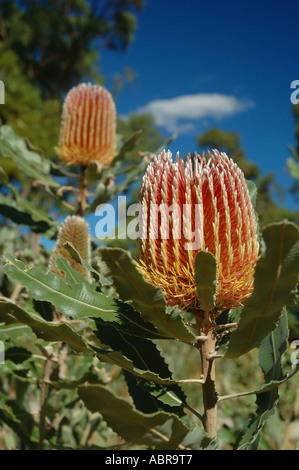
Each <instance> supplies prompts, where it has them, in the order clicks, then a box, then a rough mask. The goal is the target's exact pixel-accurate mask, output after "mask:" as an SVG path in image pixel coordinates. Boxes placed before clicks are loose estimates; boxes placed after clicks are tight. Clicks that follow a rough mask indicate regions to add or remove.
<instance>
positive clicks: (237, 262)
mask: <svg viewBox="0 0 299 470" xmlns="http://www.w3.org/2000/svg"><path fill="white" fill-rule="evenodd" d="M140 203H141V204H142V214H141V218H140V233H141V236H140V239H139V241H138V246H139V253H140V262H139V268H140V270H141V271H142V273H143V275H144V277H145V279H146V280H147V281H149V282H151V283H153V284H155V285H156V286H159V287H161V288H162V289H163V292H164V294H165V298H166V301H167V302H168V304H169V305H171V306H174V305H177V306H179V307H180V308H182V309H185V310H195V311H196V310H200V303H199V299H198V294H197V289H196V283H195V268H194V262H195V256H196V253H197V252H198V251H200V250H204V251H208V252H210V253H212V254H213V256H214V257H215V259H216V265H217V288H216V299H215V305H216V308H217V309H218V311H223V310H225V309H226V308H232V307H237V306H240V305H243V304H244V302H245V301H246V299H247V298H248V297H250V295H251V294H252V290H253V281H254V269H255V264H256V261H257V258H258V248H259V247H258V240H257V227H256V220H255V214H254V210H253V207H252V204H251V201H250V197H249V193H248V189H247V185H246V181H245V178H244V174H243V173H242V171H241V170H240V168H238V166H237V165H236V164H235V163H234V162H233V161H232V160H231V159H229V158H228V156H227V155H226V154H225V153H219V152H218V151H217V150H214V152H213V154H211V153H209V154H208V160H206V158H205V157H204V156H200V155H198V154H195V156H194V158H193V159H192V158H191V156H190V155H189V156H188V158H187V161H186V163H184V161H183V160H182V159H179V157H178V155H177V158H176V160H175V162H173V161H172V154H171V153H170V152H169V151H168V152H165V151H163V152H162V153H161V154H160V155H158V156H157V157H155V159H154V160H153V161H152V162H151V163H150V164H149V166H148V168H147V171H146V173H145V175H144V178H143V183H142V187H141V191H140Z"/></svg>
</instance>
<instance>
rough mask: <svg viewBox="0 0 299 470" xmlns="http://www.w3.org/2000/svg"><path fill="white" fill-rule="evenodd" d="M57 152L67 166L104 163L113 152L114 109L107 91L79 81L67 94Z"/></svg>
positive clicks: (98, 86)
mask: <svg viewBox="0 0 299 470" xmlns="http://www.w3.org/2000/svg"><path fill="white" fill-rule="evenodd" d="M56 151H57V154H58V155H59V157H60V158H61V159H62V160H63V161H64V162H65V163H66V164H67V165H73V164H76V165H80V166H87V165H88V164H89V163H91V162H92V161H97V162H99V163H103V164H106V165H108V164H109V163H110V162H111V161H112V159H113V158H114V156H115V152H116V110H115V104H114V101H113V98H112V96H111V94H110V93H109V91H108V90H106V89H105V88H104V87H102V86H100V85H92V84H91V83H88V84H86V83H82V84H80V85H77V86H75V87H73V88H72V89H71V90H70V91H69V92H68V94H67V96H66V98H65V101H64V104H63V109H62V122H61V128H60V137H59V143H58V147H57V148H56Z"/></svg>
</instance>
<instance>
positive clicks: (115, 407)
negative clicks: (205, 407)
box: [78, 386, 215, 450]
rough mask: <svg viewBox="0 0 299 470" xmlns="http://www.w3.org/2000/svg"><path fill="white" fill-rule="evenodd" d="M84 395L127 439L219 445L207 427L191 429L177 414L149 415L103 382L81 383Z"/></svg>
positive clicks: (172, 446)
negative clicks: (211, 437)
mask: <svg viewBox="0 0 299 470" xmlns="http://www.w3.org/2000/svg"><path fill="white" fill-rule="evenodd" d="M78 393H79V396H80V398H81V399H82V400H83V401H84V403H85V406H86V407H87V408H88V409H89V410H90V411H92V412H99V413H100V414H101V415H102V416H103V419H104V420H105V421H106V423H107V425H108V426H109V427H111V428H112V429H113V431H115V432H116V433H117V434H118V435H119V436H120V437H122V438H123V439H125V440H126V441H127V442H132V443H134V444H137V445H146V446H149V447H154V448H155V449H157V450H176V449H180V450H188V449H197V450H199V449H206V450H208V449H215V443H214V441H213V440H212V439H210V438H208V437H207V436H206V435H205V434H204V432H203V431H199V430H198V429H195V430H191V429H189V428H188V427H186V426H185V425H184V424H183V423H182V422H181V421H180V420H179V419H178V418H177V417H176V416H175V415H174V414H170V413H165V412H158V413H154V414H151V415H145V414H143V413H141V412H139V411H137V410H136V409H135V408H134V407H133V406H132V405H131V404H130V403H129V402H127V401H125V400H123V399H121V398H118V397H116V396H115V394H113V393H112V392H110V391H109V390H108V389H107V388H105V387H103V386H87V387H79V390H78Z"/></svg>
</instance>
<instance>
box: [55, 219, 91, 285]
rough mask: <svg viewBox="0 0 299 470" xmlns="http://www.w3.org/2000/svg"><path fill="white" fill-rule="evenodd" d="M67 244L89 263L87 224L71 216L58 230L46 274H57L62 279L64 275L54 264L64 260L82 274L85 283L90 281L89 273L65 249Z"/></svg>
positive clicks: (83, 220)
mask: <svg viewBox="0 0 299 470" xmlns="http://www.w3.org/2000/svg"><path fill="white" fill-rule="evenodd" d="M67 242H69V243H71V244H72V245H73V246H74V248H75V249H76V250H77V251H78V253H79V254H80V256H81V258H82V259H83V260H84V261H86V262H87V263H89V262H90V235H89V226H88V223H87V222H86V220H85V219H83V218H82V217H80V216H77V215H72V216H68V217H66V219H65V221H64V223H63V225H62V226H61V227H60V229H59V234H58V238H57V241H56V245H55V248H54V251H53V254H52V256H51V258H50V260H49V265H48V272H50V273H53V274H59V275H60V276H61V277H62V278H64V273H63V272H62V271H60V270H59V269H58V268H57V267H56V266H55V262H56V260H57V259H58V258H66V259H67V260H68V262H69V263H70V265H71V266H72V268H74V269H75V270H76V271H77V272H79V273H80V274H82V276H83V277H84V278H85V279H86V280H87V281H90V273H89V271H88V270H87V269H86V268H85V267H84V266H83V265H82V264H81V263H79V262H77V261H75V260H74V259H73V257H72V255H71V254H70V252H69V251H68V250H67V248H66V247H65V244H66V243H67Z"/></svg>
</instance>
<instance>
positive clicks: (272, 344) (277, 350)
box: [238, 312, 289, 450]
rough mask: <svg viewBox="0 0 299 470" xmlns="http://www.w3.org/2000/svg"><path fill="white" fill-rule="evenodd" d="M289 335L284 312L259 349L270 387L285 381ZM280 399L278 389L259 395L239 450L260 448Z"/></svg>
mask: <svg viewBox="0 0 299 470" xmlns="http://www.w3.org/2000/svg"><path fill="white" fill-rule="evenodd" d="M288 335H289V330H288V327H287V315H286V313H285V312H284V313H283V315H282V316H281V318H280V320H279V323H278V325H277V327H276V328H275V330H274V331H272V332H271V333H270V334H269V335H268V336H267V337H266V338H264V339H263V341H262V342H261V346H260V348H259V360H260V366H261V368H262V370H263V373H264V377H265V382H266V383H267V384H268V385H270V384H273V382H274V381H278V382H279V381H281V380H283V379H284V374H283V370H282V365H281V360H282V356H283V355H284V354H285V352H286V351H287V349H288V342H287V340H288ZM278 399H279V396H278V387H275V388H272V389H271V388H270V389H269V390H267V391H264V392H263V393H259V394H258V395H257V401H256V403H257V411H256V415H255V417H254V418H252V419H251V420H250V421H249V423H247V426H246V431H245V433H244V435H243V436H242V439H241V440H240V441H239V443H238V450H256V449H257V448H258V444H259V440H260V433H261V431H262V428H263V426H264V424H265V422H266V420H267V419H268V418H269V417H270V416H272V415H273V414H274V412H275V407H276V404H277V402H278Z"/></svg>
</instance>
